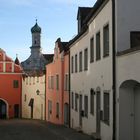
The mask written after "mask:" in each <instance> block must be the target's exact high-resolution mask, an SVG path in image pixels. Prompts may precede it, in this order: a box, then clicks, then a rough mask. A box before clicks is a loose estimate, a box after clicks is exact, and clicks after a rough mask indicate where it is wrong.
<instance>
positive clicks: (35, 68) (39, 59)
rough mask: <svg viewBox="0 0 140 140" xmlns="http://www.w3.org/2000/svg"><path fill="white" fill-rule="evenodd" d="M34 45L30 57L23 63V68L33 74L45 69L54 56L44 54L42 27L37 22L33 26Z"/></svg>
mask: <svg viewBox="0 0 140 140" xmlns="http://www.w3.org/2000/svg"><path fill="white" fill-rule="evenodd" d="M31 34H32V46H31V47H30V49H31V55H30V56H29V58H28V59H26V60H25V61H23V62H22V63H21V65H22V67H23V70H24V72H25V73H27V74H33V73H38V72H42V71H45V66H46V64H48V63H49V62H50V61H52V58H53V56H52V55H49V54H42V49H41V28H40V27H39V26H38V24H37V20H36V23H35V25H34V26H33V27H32V28H31Z"/></svg>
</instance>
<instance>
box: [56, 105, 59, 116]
mask: <svg viewBox="0 0 140 140" xmlns="http://www.w3.org/2000/svg"><path fill="white" fill-rule="evenodd" d="M56 118H59V103H56Z"/></svg>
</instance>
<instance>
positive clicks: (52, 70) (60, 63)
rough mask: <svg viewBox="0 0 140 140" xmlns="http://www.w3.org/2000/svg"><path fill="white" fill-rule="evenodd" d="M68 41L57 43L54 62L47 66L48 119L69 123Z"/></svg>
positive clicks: (53, 121)
mask: <svg viewBox="0 0 140 140" xmlns="http://www.w3.org/2000/svg"><path fill="white" fill-rule="evenodd" d="M66 44H67V43H66V42H61V40H60V38H59V39H58V40H57V41H56V43H55V48H54V58H53V62H52V63H50V64H48V65H47V66H46V81H47V82H46V120H47V121H49V122H52V123H55V124H65V125H69V53H68V50H67V48H66Z"/></svg>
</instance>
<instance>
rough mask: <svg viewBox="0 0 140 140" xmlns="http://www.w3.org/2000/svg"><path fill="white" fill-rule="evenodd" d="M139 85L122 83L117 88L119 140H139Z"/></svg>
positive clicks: (136, 83)
mask: <svg viewBox="0 0 140 140" xmlns="http://www.w3.org/2000/svg"><path fill="white" fill-rule="evenodd" d="M139 107H140V83H139V82H137V81H135V80H127V81H124V82H123V83H122V84H121V85H120V88H119V140H124V139H127V140H139V139H140V133H139V130H140V109H139Z"/></svg>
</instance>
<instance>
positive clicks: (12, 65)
mask: <svg viewBox="0 0 140 140" xmlns="http://www.w3.org/2000/svg"><path fill="white" fill-rule="evenodd" d="M21 80H22V69H21V67H20V65H19V61H18V59H17V58H16V61H15V62H14V61H13V60H12V59H11V58H9V57H8V56H7V55H6V53H5V51H3V50H2V49H0V85H1V86H0V119H7V118H19V117H21V88H22V86H21Z"/></svg>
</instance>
